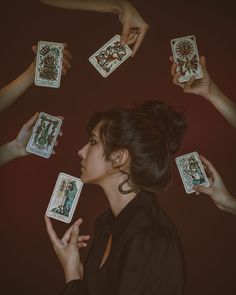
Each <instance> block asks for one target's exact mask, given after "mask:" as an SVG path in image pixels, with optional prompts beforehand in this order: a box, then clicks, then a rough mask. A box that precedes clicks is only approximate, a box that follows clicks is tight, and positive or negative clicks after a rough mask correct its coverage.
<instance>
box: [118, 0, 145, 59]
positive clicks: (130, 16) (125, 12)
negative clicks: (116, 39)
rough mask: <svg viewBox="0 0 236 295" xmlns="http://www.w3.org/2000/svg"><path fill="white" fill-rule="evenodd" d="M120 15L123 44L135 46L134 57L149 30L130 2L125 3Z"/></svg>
mask: <svg viewBox="0 0 236 295" xmlns="http://www.w3.org/2000/svg"><path fill="white" fill-rule="evenodd" d="M121 7H122V8H121V12H120V13H119V19H120V21H121V23H122V26H123V28H122V34H121V44H126V43H127V44H128V45H131V46H133V49H132V56H134V55H135V54H136V52H137V51H138V49H139V47H140V45H141V44H142V42H143V39H144V37H145V34H146V33H147V30H148V28H149V26H148V24H147V23H146V22H145V21H144V20H143V18H142V17H141V15H140V14H139V12H138V11H137V10H136V9H135V7H134V6H133V5H132V4H130V3H129V2H126V1H124V3H123V4H122V6H121Z"/></svg>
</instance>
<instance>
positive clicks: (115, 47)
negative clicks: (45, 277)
mask: <svg viewBox="0 0 236 295" xmlns="http://www.w3.org/2000/svg"><path fill="white" fill-rule="evenodd" d="M131 55H132V50H131V49H130V48H129V46H128V45H127V44H125V45H121V44H120V35H115V36H114V37H113V38H112V39H111V40H110V41H108V42H107V43H106V44H105V45H104V46H102V47H101V48H100V49H98V50H97V51H96V52H95V53H94V54H93V55H92V56H91V57H90V58H89V61H90V62H91V64H92V65H93V66H94V67H95V68H96V69H97V70H98V72H99V73H100V74H101V75H102V76H103V77H104V78H106V77H107V76H109V75H110V74H111V73H112V72H113V71H114V70H115V69H117V68H118V67H119V66H120V65H121V64H122V63H123V62H124V61H125V60H126V59H127V58H128V57H130V56H131Z"/></svg>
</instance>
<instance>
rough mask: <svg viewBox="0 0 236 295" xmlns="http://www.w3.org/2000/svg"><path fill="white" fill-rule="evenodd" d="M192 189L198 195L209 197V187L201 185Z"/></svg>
mask: <svg viewBox="0 0 236 295" xmlns="http://www.w3.org/2000/svg"><path fill="white" fill-rule="evenodd" d="M193 189H194V190H195V191H196V192H198V193H202V194H206V195H210V188H209V187H205V186H202V185H194V186H193Z"/></svg>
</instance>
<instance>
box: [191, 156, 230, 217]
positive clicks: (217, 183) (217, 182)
mask: <svg viewBox="0 0 236 295" xmlns="http://www.w3.org/2000/svg"><path fill="white" fill-rule="evenodd" d="M200 158H201V161H202V163H203V165H204V168H205V170H206V172H207V173H208V175H209V177H210V179H209V180H210V186H209V187H204V186H201V185H195V186H193V189H194V190H196V192H198V193H203V194H206V195H208V196H210V197H211V198H212V200H213V202H214V203H215V205H216V206H217V207H218V208H219V209H221V210H224V211H228V212H231V213H233V214H236V199H235V198H234V197H233V196H231V195H230V193H229V192H228V190H227V188H226V187H225V185H224V183H223V180H222V178H221V176H220V175H219V173H218V172H217V171H216V169H215V167H214V166H213V165H212V163H211V162H210V161H208V160H207V159H206V158H204V157H203V156H200Z"/></svg>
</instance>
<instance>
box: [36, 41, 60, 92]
mask: <svg viewBox="0 0 236 295" xmlns="http://www.w3.org/2000/svg"><path fill="white" fill-rule="evenodd" d="M63 49H64V45H63V44H62V43H55V42H47V41H39V42H38V50H37V57H36V66H35V80H34V84H35V85H37V86H45V87H54V88H58V87H59V86H60V81H61V72H62V58H63Z"/></svg>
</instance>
